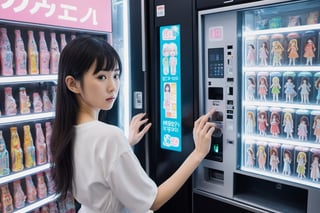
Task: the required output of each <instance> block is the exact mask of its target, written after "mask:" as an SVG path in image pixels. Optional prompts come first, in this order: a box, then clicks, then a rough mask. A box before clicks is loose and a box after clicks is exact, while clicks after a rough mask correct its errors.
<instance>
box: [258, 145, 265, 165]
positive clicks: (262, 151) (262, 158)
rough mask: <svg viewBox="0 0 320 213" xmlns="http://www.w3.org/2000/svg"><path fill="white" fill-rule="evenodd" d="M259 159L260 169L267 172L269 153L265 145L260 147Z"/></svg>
mask: <svg viewBox="0 0 320 213" xmlns="http://www.w3.org/2000/svg"><path fill="white" fill-rule="evenodd" d="M257 159H258V165H259V169H263V170H266V161H267V153H266V151H265V147H264V146H263V145H259V147H258V151H257Z"/></svg>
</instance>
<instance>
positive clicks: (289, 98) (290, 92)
mask: <svg viewBox="0 0 320 213" xmlns="http://www.w3.org/2000/svg"><path fill="white" fill-rule="evenodd" d="M284 88H285V90H284V93H285V94H286V102H289V103H293V98H294V97H295V96H296V95H297V92H296V91H295V90H294V88H295V85H294V83H293V79H292V77H288V79H287V82H286V84H285V85H284Z"/></svg>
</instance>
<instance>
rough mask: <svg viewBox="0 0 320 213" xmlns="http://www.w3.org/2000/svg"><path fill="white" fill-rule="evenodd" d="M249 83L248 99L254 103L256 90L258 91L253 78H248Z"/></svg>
mask: <svg viewBox="0 0 320 213" xmlns="http://www.w3.org/2000/svg"><path fill="white" fill-rule="evenodd" d="M247 82H248V86H247V99H248V100H249V101H253V100H254V94H255V90H256V84H255V82H254V79H253V78H251V77H250V78H248V80H247Z"/></svg>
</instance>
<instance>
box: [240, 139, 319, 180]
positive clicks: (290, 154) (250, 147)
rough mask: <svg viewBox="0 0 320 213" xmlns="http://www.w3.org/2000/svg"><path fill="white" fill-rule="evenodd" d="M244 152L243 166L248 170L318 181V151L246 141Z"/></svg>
mask: <svg viewBox="0 0 320 213" xmlns="http://www.w3.org/2000/svg"><path fill="white" fill-rule="evenodd" d="M245 152H246V153H245V154H244V155H243V156H245V159H244V162H245V163H244V164H245V166H246V167H248V168H255V169H259V170H261V171H269V172H272V173H276V174H281V175H285V176H292V177H297V178H299V179H305V180H310V181H313V182H318V181H319V178H320V149H316V148H311V149H310V148H307V147H301V146H292V145H285V144H274V143H266V142H261V141H246V142H245Z"/></svg>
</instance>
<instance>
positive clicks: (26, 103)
mask: <svg viewBox="0 0 320 213" xmlns="http://www.w3.org/2000/svg"><path fill="white" fill-rule="evenodd" d="M19 97H20V98H19V99H20V113H21V114H28V113H30V106H31V103H30V98H29V96H28V95H27V92H26V88H25V87H20V88H19Z"/></svg>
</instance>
